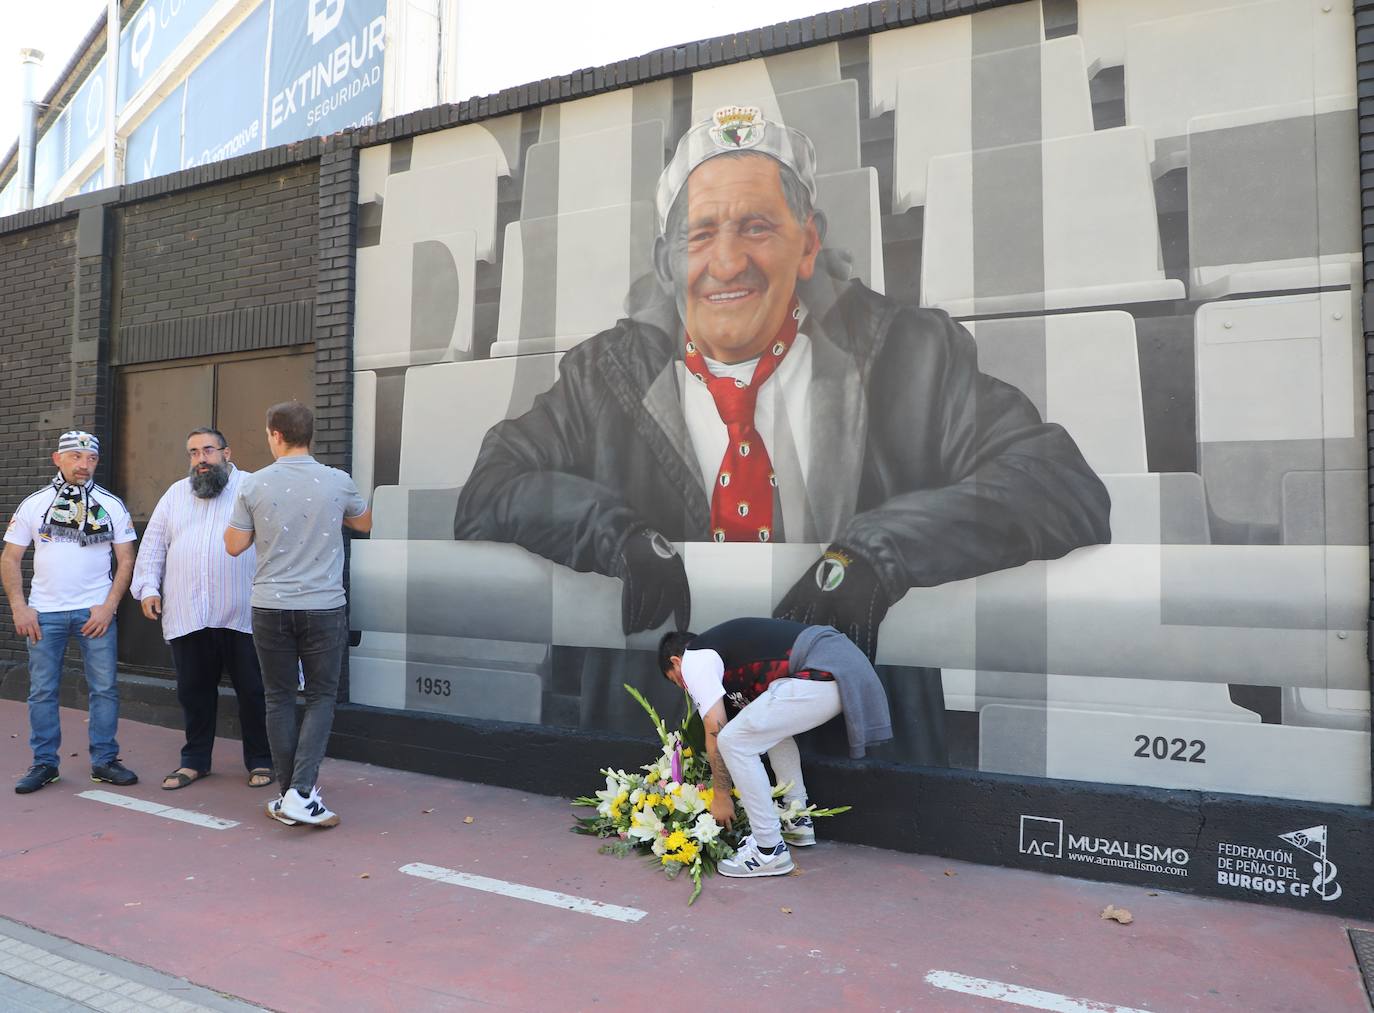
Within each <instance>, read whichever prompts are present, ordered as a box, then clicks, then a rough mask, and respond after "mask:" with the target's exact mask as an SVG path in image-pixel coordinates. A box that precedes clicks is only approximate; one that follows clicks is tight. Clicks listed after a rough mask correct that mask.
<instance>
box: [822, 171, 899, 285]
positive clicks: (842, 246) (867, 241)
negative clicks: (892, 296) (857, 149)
mask: <svg viewBox="0 0 1374 1013" xmlns="http://www.w3.org/2000/svg"><path fill="white" fill-rule="evenodd" d="M816 207H817V208H818V209H819V210H821V211H822V212H824V213H825V218H826V223H827V225H826V235H825V245H826V246H827V247H828V248H830V249H833V250H836V251H838V252H840V253H841V254H842V255H844V256H847V257H848V258H849V264H850V274H851V277H854V278H858V279H860V280H861V281H862V282H863V283H864V284H865V285H867V286H868V287H869V288H871V289H873V291H875V292H882V291H884V277H883V228H882V212H881V210H880V206H879V197H878V170H876V169H874V168H871V167H865V168H862V169H851V170H850V171H848V172H832V173H829V174H828V175H825V176H818V177H817V178H816Z"/></svg>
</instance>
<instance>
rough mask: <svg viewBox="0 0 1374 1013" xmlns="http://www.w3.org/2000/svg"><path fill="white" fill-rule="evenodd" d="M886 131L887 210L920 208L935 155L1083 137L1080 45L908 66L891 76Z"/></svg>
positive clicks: (1087, 105) (1088, 124)
mask: <svg viewBox="0 0 1374 1013" xmlns="http://www.w3.org/2000/svg"><path fill="white" fill-rule="evenodd" d="M975 93H976V94H975ZM975 108H977V109H978V111H979V115H978V116H975V115H974V109H975ZM894 128H895V130H896V137H895V140H894V142H893V155H892V162H893V165H892V175H893V185H892V190H893V193H892V210H893V211H905V210H906V209H907V208H911V207H919V206H921V205H923V204H925V202H926V171H927V167H928V166H929V164H930V160H931V159H932V158H934V157H935V156H937V155H949V154H956V153H958V152H963V151H974V150H977V149H982V148H995V147H1000V146H1002V145H1005V144H1017V143H1022V142H1025V141H1037V140H1040V139H1042V138H1048V137H1067V136H1072V135H1074V134H1086V133H1091V132H1092V129H1093V110H1092V100H1091V98H1090V97H1089V94H1088V74H1087V70H1086V69H1085V67H1084V63H1083V43H1082V42H1081V41H1080V40H1079V39H1078V38H1077V37H1076V36H1069V37H1068V38H1063V39H1055V40H1054V41H1052V42H1046V43H1045V44H1044V45H1043V46H1020V47H1017V48H1015V49H1003V50H997V51H995V52H992V53H988V54H985V55H982V56H978V57H973V58H970V59H960V60H946V61H944V62H942V63H928V64H922V65H920V66H917V67H911V68H908V69H907V70H904V71H902V72H901V73H900V74H899V75H898V78H897V113H896V121H895V126H894Z"/></svg>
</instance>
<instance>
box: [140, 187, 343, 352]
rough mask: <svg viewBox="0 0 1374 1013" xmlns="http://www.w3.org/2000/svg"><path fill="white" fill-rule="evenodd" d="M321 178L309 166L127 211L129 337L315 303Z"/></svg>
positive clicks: (171, 196) (188, 192)
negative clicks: (211, 317) (198, 320)
mask: <svg viewBox="0 0 1374 1013" xmlns="http://www.w3.org/2000/svg"><path fill="white" fill-rule="evenodd" d="M318 178H319V177H318V171H317V168H316V164H315V163H314V162H306V163H301V164H296V165H290V166H285V167H283V168H281V169H278V170H277V171H275V172H267V173H259V174H255V175H251V176H240V177H238V178H235V179H230V180H226V181H224V182H221V183H216V184H213V185H210V186H201V187H197V188H195V189H190V190H184V191H181V192H178V193H171V194H167V195H165V196H162V197H156V198H153V199H151V200H147V201H139V202H137V203H132V204H128V205H125V206H123V207H121V208H120V209H119V211H118V212H116V213H117V214H119V215H120V217H121V219H122V226H121V230H122V233H123V235H122V240H121V242H120V272H121V281H122V285H121V289H122V290H121V292H120V294H119V296H118V300H119V305H118V311H117V312H118V319H119V327H120V328H121V330H123V329H125V328H134V327H138V326H140V325H145V324H152V323H158V322H162V321H168V320H180V319H185V318H188V317H200V316H203V315H206V314H213V313H223V312H226V311H234V310H242V309H246V308H249V307H260V306H267V305H272V304H276V303H287V302H294V301H297V300H303V299H313V298H314V296H315V256H316V252H315V251H316V236H317V233H318V231H319V206H318V196H317V186H318ZM191 354H196V353H195V352H192V353H191Z"/></svg>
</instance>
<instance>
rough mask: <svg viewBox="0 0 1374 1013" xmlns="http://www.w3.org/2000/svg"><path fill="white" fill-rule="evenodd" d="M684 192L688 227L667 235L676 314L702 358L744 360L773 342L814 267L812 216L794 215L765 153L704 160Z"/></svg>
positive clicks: (815, 235) (816, 245) (817, 239)
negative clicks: (803, 218) (799, 287)
mask: <svg viewBox="0 0 1374 1013" xmlns="http://www.w3.org/2000/svg"><path fill="white" fill-rule="evenodd" d="M686 191H687V214H686V222H685V225H686V228H685V232H683V233H681V234H679V235H676V236H671V237H669V242H670V243H671V248H670V258H671V265H672V276H673V279H674V281H675V287H676V292H677V303H678V311H679V313H681V315H682V319H683V321H684V323H685V324H686V327H687V333H688V334H690V335H691V337H692V340H693V341H694V342H696V343H697V345H699V346H700V347H701V349H702V351H703V352H704V353H705V354H706V355H708V356H710V357H711V358H713V359H716V360H718V361H721V362H744V361H746V360H748V359H752V358H754V357H755V356H757V355H760V354H762V352H763V350H764V349H765V348H767V347H768V346H769V345H770V344H771V343H772V341H773V338H774V336H775V335H776V334H777V332H778V330H779V329H780V328H781V327H782V325H783V322H784V320H785V318H786V315H787V312H788V309H789V308H790V306H791V304H792V297H793V295H794V294H795V292H796V288H797V280H798V279H807V278H810V277H811V275H812V274H813V272H814V271H815V268H816V255H817V253H818V252H819V251H820V236H819V234H818V231H817V229H816V223H815V218H814V216H812V217H811V218H808V219H807V221H805V222H798V221H797V220H796V218H794V217H793V215H792V211H791V209H790V208H789V207H788V206H787V201H786V199H785V198H784V196H783V190H782V176H781V174H780V166H779V165H778V163H777V162H776V161H775V160H774V159H772V158H770V157H768V156H767V155H758V154H752V155H747V156H744V157H740V158H725V157H720V158H712V159H709V160H707V161H705V162H703V163H702V164H701V165H699V166H697V167H696V169H694V170H693V172H692V175H691V176H690V177H688V180H687V187H686Z"/></svg>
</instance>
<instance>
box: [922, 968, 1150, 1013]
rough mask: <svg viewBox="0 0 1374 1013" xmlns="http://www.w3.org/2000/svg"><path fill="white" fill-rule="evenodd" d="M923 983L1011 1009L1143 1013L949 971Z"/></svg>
mask: <svg viewBox="0 0 1374 1013" xmlns="http://www.w3.org/2000/svg"><path fill="white" fill-rule="evenodd" d="M926 981H928V982H930V984H932V985H934V986H935V987H936V988H943V989H946V990H947V991H950V992H962V993H964V994H965V995H976V996H979V997H981V998H984V999H996V1000H997V1001H998V1002H1005V1003H1010V1004H1011V1005H1013V1006H1029V1007H1030V1008H1031V1009H1044V1010H1052V1011H1053V1013H1146V1011H1145V1010H1139V1009H1133V1008H1132V1007H1130V1006H1113V1005H1112V1004H1111V1003H1108V1002H1094V1001H1093V1000H1091V999H1073V998H1070V997H1069V996H1067V995H1060V994H1059V993H1058V992H1042V991H1040V990H1039V989H1036V988H1025V987H1023V986H1021V985H1008V984H1007V983H1006V982H1003V981H990V980H989V979H987V978H970V977H969V976H968V975H966V974H956V973H955V972H953V971H931V972H930V973H929V974H927V975H926Z"/></svg>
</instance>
